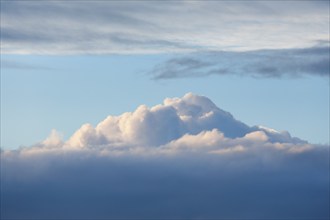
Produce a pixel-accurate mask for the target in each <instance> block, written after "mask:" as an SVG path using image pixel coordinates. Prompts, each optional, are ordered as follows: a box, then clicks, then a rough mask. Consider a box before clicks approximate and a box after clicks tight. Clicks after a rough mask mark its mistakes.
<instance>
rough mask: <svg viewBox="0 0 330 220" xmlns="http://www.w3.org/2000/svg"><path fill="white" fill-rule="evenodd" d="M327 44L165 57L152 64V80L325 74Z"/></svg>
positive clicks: (329, 62)
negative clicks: (161, 60)
mask: <svg viewBox="0 0 330 220" xmlns="http://www.w3.org/2000/svg"><path fill="white" fill-rule="evenodd" d="M329 51H330V48H329V46H328V45H323V46H316V47H311V48H303V49H278V50H259V51H249V52H226V51H214V52H204V53H203V52H201V53H194V54H191V55H184V56H180V57H176V58H172V59H169V60H167V61H165V62H163V63H160V64H158V65H157V66H155V67H154V68H153V69H152V70H151V71H150V74H151V76H152V78H153V79H156V80H160V79H172V78H186V77H204V76H210V75H220V76H223V75H236V76H250V77H256V78H281V77H286V78H297V77H302V76H306V75H310V76H321V77H328V76H329V74H330V54H329V53H330V52H329Z"/></svg>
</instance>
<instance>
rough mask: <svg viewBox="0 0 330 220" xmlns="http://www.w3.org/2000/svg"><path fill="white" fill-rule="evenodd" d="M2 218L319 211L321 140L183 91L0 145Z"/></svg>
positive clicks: (319, 214)
mask: <svg viewBox="0 0 330 220" xmlns="http://www.w3.org/2000/svg"><path fill="white" fill-rule="evenodd" d="M1 171H2V172H1V183H2V187H1V200H2V204H1V208H2V212H1V217H3V218H49V217H52V218H326V217H327V216H328V215H329V209H328V207H329V200H328V194H329V188H328V184H329V175H328V173H329V148H328V146H318V145H313V144H310V143H308V142H306V141H303V140H301V139H299V138H295V137H291V135H290V134H289V133H288V132H286V131H281V132H279V131H276V130H273V129H270V128H266V127H263V126H248V125H246V124H244V123H243V122H240V121H238V120H236V119H235V118H234V117H233V116H232V115H231V114H230V113H229V112H226V111H223V110H221V109H220V108H218V107H217V106H216V105H215V104H214V103H213V102H212V101H211V100H209V99H208V98H206V97H203V96H197V95H194V94H191V93H188V94H186V95H185V96H184V97H183V98H167V99H165V100H164V102H163V104H161V105H157V106H154V107H151V108H148V107H146V106H144V105H142V106H140V107H138V108H137V109H136V110H135V111H134V112H127V113H124V114H122V115H119V116H109V117H107V118H106V119H104V120H103V121H101V122H100V123H99V124H98V125H96V126H95V127H94V126H92V125H90V124H85V125H83V126H82V127H81V128H80V129H78V130H77V131H76V132H75V133H74V134H73V135H72V136H71V137H70V138H69V139H68V140H66V141H64V140H62V138H61V136H60V135H59V134H58V132H56V131H55V130H54V131H52V133H51V134H50V136H49V137H48V138H46V139H45V140H44V141H42V142H40V143H39V144H36V145H35V146H31V147H25V148H21V149H18V150H2V152H1Z"/></svg>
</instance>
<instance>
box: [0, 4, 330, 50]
mask: <svg viewBox="0 0 330 220" xmlns="http://www.w3.org/2000/svg"><path fill="white" fill-rule="evenodd" d="M328 8H329V2H328V1H299V2H297V1H285V2H278V1H253V2H244V1H234V2H229V1H163V2H161V3H160V2H152V1H151V2H150V1H133V2H131V1H129V2H126V1H124V2H123V1H106V2H105V1H101V2H88V1H84V2H78V1H66V2H61V1H28V2H26V1H4V2H2V3H1V52H2V53H3V54H62V55H63V54H64V55H65V54H118V53H119V54H132V53H164V52H165V53H167V52H187V51H199V50H209V49H212V50H239V51H246V50H256V49H265V48H268V49H270V48H272V49H278V48H298V47H308V46H310V45H313V44H314V43H315V42H316V41H328V40H329V39H328V38H329V10H328Z"/></svg>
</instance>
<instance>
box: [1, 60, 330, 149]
mask: <svg viewBox="0 0 330 220" xmlns="http://www.w3.org/2000/svg"><path fill="white" fill-rule="evenodd" d="M170 57H171V55H170V54H161V55H103V56H100V55H99V56H84V55H80V56H41V55H39V56H35V55H2V62H3V63H6V62H9V61H11V62H18V63H20V64H21V65H23V68H19V67H10V66H8V67H6V65H2V69H1V77H2V78H1V80H2V82H1V83H2V85H1V89H2V90H1V96H2V97H1V98H2V99H1V101H2V105H1V111H2V120H1V121H2V122H1V126H2V129H1V132H2V133H1V136H2V140H1V145H2V147H4V148H17V147H19V146H28V145H32V144H34V143H36V142H39V141H41V140H43V139H44V138H45V137H46V136H47V135H48V133H49V132H50V131H51V130H52V129H56V130H58V131H60V132H61V133H62V134H63V135H64V137H66V138H67V137H69V136H71V135H72V134H73V132H74V131H75V130H76V129H77V128H79V127H80V125H81V124H83V123H87V122H88V123H92V124H94V125H95V124H97V123H98V122H99V121H101V120H102V119H103V118H105V117H106V116H107V115H119V114H121V113H123V112H127V111H132V110H134V109H135V108H136V107H137V106H139V105H140V104H141V103H144V104H146V105H148V106H153V105H155V104H157V103H159V102H160V101H161V100H163V99H164V98H166V97H180V96H182V95H184V94H185V93H187V92H193V93H196V94H200V95H205V96H207V97H209V98H211V99H212V100H213V101H214V102H215V103H216V104H217V105H218V106H219V107H221V108H222V109H225V110H227V111H229V112H231V113H232V114H233V115H234V116H235V117H236V118H237V119H239V120H241V121H243V122H245V123H247V124H249V125H251V126H252V125H264V126H268V127H272V128H275V129H278V130H288V131H289V132H290V133H291V134H292V135H294V136H297V137H300V138H302V139H305V140H307V141H310V142H311V143H328V139H329V125H328V121H329V114H328V113H329V105H328V99H329V81H328V78H326V77H319V76H309V75H307V76H302V77H299V78H298V79H296V78H293V79H292V78H289V77H284V78H280V79H278V78H254V77H249V76H237V75H224V76H218V75H211V76H203V77H188V78H175V79H164V80H153V79H152V76H151V75H150V74H149V73H150V71H151V70H152V69H153V68H154V66H155V65H157V64H159V63H162V62H165V61H166V60H167V59H169V58H170Z"/></svg>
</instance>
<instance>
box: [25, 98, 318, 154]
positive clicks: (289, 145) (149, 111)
mask: <svg viewBox="0 0 330 220" xmlns="http://www.w3.org/2000/svg"><path fill="white" fill-rule="evenodd" d="M261 145H267V146H272V147H273V148H277V149H280V148H282V149H286V150H287V151H288V152H289V151H292V149H295V148H297V147H301V146H305V147H304V148H301V149H304V150H306V149H309V148H310V147H307V146H312V145H310V144H309V143H307V142H306V141H303V140H300V139H299V138H295V137H291V135H290V134H289V133H288V132H287V131H281V132H280V131H276V130H274V129H271V128H267V127H264V126H252V127H250V126H248V125H246V124H244V123H243V122H241V121H239V120H237V119H235V118H234V117H233V116H232V115H231V114H230V113H229V112H226V111H224V110H222V109H220V108H218V107H217V106H216V105H215V104H214V103H213V102H212V101H211V100H210V99H208V98H207V97H204V96H199V95H195V94H192V93H188V94H186V95H184V96H183V97H182V98H166V99H165V100H164V102H163V104H160V105H156V106H153V107H151V108H148V107H147V106H145V105H141V106H139V107H138V108H137V109H136V110H135V111H133V112H126V113H123V114H121V115H119V116H112V115H110V116H108V117H107V118H105V119H104V120H103V121H101V122H100V123H99V124H97V125H96V126H95V127H94V126H92V125H91V124H84V125H82V126H81V127H80V128H79V129H78V130H77V131H76V132H75V133H74V134H73V135H72V136H71V137H70V138H69V140H67V141H62V139H61V137H60V135H58V134H57V132H56V131H55V130H54V131H52V133H51V134H50V136H49V137H48V138H47V139H46V140H44V141H42V142H41V143H39V144H37V145H35V146H32V147H29V148H25V149H24V150H23V151H24V152H40V151H47V150H50V149H52V150H55V151H66V150H79V149H80V150H91V151H94V152H97V153H102V154H104V153H106V154H110V155H111V154H116V153H127V152H130V153H131V152H135V153H136V152H138V153H145V154H149V153H157V154H159V153H179V152H182V151H184V152H187V151H188V152H194V151H196V150H197V149H198V151H201V152H204V153H215V152H216V153H220V152H222V153H225V152H236V151H243V150H247V149H249V150H251V149H252V148H251V147H252V146H259V147H260V146H261ZM293 151H294V150H293ZM293 151H292V152H293Z"/></svg>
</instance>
